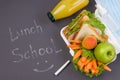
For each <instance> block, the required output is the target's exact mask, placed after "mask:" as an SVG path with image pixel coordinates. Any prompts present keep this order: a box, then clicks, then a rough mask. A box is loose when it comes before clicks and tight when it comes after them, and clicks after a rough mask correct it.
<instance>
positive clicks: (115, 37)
mask: <svg viewBox="0 0 120 80" xmlns="http://www.w3.org/2000/svg"><path fill="white" fill-rule="evenodd" d="M95 1H96V10H95V16H96V17H97V18H98V19H100V20H101V21H102V23H103V24H105V26H106V30H105V33H107V34H108V36H109V39H108V41H109V42H110V43H112V44H113V45H114V46H115V48H116V53H117V54H118V53H120V26H118V25H120V23H118V22H120V13H119V11H120V8H119V9H118V8H117V9H116V8H115V11H116V12H115V11H114V14H116V13H118V14H119V19H118V18H116V17H117V16H116V15H114V14H113V13H112V12H111V13H109V10H108V9H107V8H104V5H106V4H107V5H108V4H109V3H110V4H111V3H112V2H114V1H115V2H114V5H113V4H111V5H112V7H113V9H114V7H116V6H119V7H120V1H119V5H116V4H115V3H117V1H118V0H110V1H108V2H107V0H95ZM104 1H106V3H105V2H104ZM101 3H104V4H101ZM110 4H109V6H110V8H111V5H110ZM117 4H118V3H117ZM115 5H116V6H115ZM105 7H106V6H105ZM117 19H118V20H117ZM66 27H67V26H65V27H63V28H62V29H61V31H60V35H61V37H62V38H63V40H64V42H65V43H66V44H67V45H69V44H70V43H69V41H68V40H67V38H66V37H65V35H64V33H63V30H64V29H65V28H66ZM118 30H119V31H118ZM69 49H70V50H69V52H70V54H71V56H73V55H74V51H73V50H72V49H71V48H69ZM116 57H117V56H116ZM115 59H116V58H115ZM115 59H114V60H115ZM114 60H113V61H114Z"/></svg>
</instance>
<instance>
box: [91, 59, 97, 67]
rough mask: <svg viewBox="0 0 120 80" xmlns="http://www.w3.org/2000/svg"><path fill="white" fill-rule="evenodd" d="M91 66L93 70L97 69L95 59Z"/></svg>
mask: <svg viewBox="0 0 120 80" xmlns="http://www.w3.org/2000/svg"><path fill="white" fill-rule="evenodd" d="M92 65H93V68H94V69H97V63H96V60H95V59H93V60H92Z"/></svg>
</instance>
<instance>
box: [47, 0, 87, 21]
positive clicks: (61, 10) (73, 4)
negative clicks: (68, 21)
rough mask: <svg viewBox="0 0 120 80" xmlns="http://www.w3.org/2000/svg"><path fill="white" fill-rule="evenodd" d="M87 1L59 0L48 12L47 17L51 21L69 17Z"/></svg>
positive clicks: (85, 4)
mask: <svg viewBox="0 0 120 80" xmlns="http://www.w3.org/2000/svg"><path fill="white" fill-rule="evenodd" d="M88 3H89V0H61V1H60V2H59V3H58V4H57V5H56V6H55V7H54V9H53V10H52V11H51V12H48V17H49V18H50V20H51V21H52V22H54V21H56V20H59V19H62V18H66V17H69V16H71V15H72V14H74V13H75V12H77V11H79V10H80V9H82V8H83V7H85V6H87V4H88Z"/></svg>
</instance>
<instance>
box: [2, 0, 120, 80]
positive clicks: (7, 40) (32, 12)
mask: <svg viewBox="0 0 120 80" xmlns="http://www.w3.org/2000/svg"><path fill="white" fill-rule="evenodd" d="M58 2H59V0H0V80H113V79H114V80H119V74H120V69H119V66H120V56H119V55H118V58H117V60H116V61H115V62H114V63H112V64H110V65H109V66H110V67H111V68H112V70H113V71H112V72H110V73H109V72H104V73H103V74H102V75H101V76H99V77H94V78H88V77H86V76H85V75H84V74H82V73H80V72H77V71H75V70H74V68H73V65H72V64H70V65H69V66H68V67H67V68H66V69H65V70H64V71H62V73H61V74H59V75H58V76H55V75H53V74H54V73H55V71H56V70H57V69H58V68H59V67H60V66H61V65H63V64H64V63H65V62H66V61H67V60H68V59H71V58H72V57H71V55H70V54H69V50H68V48H67V47H66V45H65V43H64V41H63V40H62V38H61V36H60V30H61V29H62V28H63V27H64V26H66V25H67V24H68V23H69V22H70V21H71V19H72V18H74V17H76V16H77V14H78V13H79V12H80V11H79V12H78V13H76V14H74V15H73V16H71V17H69V18H66V19H63V20H59V21H56V22H54V23H52V22H51V21H50V20H49V19H48V17H47V15H46V13H47V12H48V11H50V10H52V9H53V7H54V6H55V5H56V4H57V3H58ZM84 9H87V10H90V11H92V12H94V10H95V2H94V0H90V3H89V5H88V6H87V7H85V8H84Z"/></svg>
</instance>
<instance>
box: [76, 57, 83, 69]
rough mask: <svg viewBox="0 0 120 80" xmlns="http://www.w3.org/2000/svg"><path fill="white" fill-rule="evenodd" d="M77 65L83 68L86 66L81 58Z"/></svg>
mask: <svg viewBox="0 0 120 80" xmlns="http://www.w3.org/2000/svg"><path fill="white" fill-rule="evenodd" d="M77 65H78V66H79V67H80V69H82V68H83V67H84V63H82V62H81V59H80V60H79V61H78V62H77Z"/></svg>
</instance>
